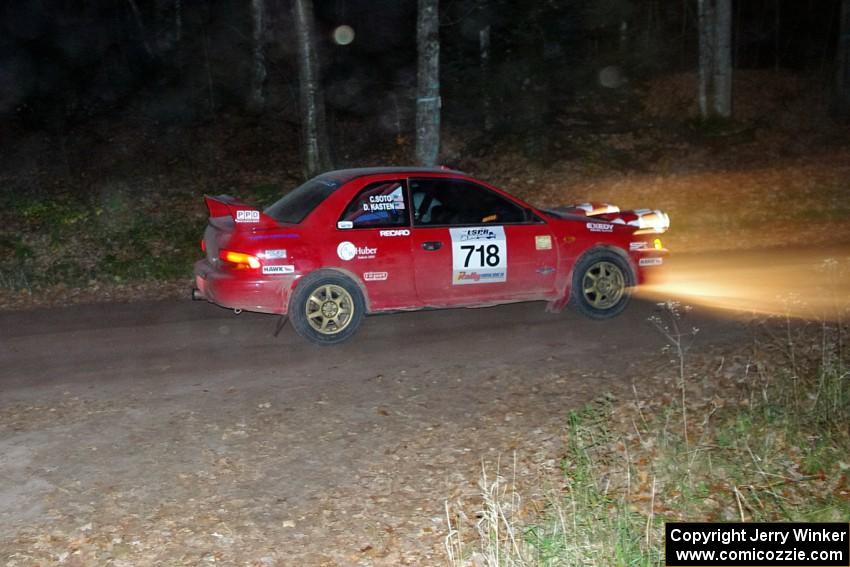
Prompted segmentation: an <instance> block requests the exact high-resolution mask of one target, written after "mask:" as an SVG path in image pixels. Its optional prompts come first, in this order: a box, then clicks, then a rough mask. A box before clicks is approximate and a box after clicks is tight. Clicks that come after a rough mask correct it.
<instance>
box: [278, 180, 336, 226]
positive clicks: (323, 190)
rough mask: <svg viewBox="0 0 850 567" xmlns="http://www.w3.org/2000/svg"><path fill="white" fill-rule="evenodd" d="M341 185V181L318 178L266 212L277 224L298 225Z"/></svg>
mask: <svg viewBox="0 0 850 567" xmlns="http://www.w3.org/2000/svg"><path fill="white" fill-rule="evenodd" d="M340 185H342V181H341V180H338V179H333V178H330V177H326V176H320V177H316V178H314V179H311V180H310V181H308V182H306V183H305V184H303V185H301V186H300V187H298V188H297V189H294V190H292V191H290V192H289V193H287V194H286V195H284V196H283V197H282V198H281V199H279V200H278V201H277V202H276V203H274V204H273V205H271V206H270V207H269V208H267V209H266V210H265V211H264V212H265V213H266V214H267V215H269V216H270V217H272V218H273V219H274V220H276V221H277V222H283V223H291V224H298V223H300V222H301V221H303V220H304V219H305V218H307V215H309V214H310V213H311V212H313V209H315V208H316V207H318V206H319V203H321V202H322V201H324V200H325V199H327V198H328V196H330V195H331V193H333V192H334V191H336V190H337V189H339V186H340Z"/></svg>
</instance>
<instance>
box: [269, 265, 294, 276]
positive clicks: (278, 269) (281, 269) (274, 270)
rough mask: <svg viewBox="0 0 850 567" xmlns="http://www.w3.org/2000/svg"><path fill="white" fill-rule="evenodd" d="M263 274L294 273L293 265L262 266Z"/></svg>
mask: <svg viewBox="0 0 850 567" xmlns="http://www.w3.org/2000/svg"><path fill="white" fill-rule="evenodd" d="M263 273H264V274H294V273H295V266H263Z"/></svg>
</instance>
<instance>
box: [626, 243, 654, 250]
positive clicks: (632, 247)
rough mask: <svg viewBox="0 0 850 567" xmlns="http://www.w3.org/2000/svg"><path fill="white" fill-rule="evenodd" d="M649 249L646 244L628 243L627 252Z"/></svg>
mask: <svg viewBox="0 0 850 567" xmlns="http://www.w3.org/2000/svg"><path fill="white" fill-rule="evenodd" d="M646 248H649V244H648V243H646V242H629V250H644V249H646Z"/></svg>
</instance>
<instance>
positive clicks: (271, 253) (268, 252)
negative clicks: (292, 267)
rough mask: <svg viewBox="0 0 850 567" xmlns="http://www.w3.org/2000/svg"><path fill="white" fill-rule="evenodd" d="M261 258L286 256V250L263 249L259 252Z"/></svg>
mask: <svg viewBox="0 0 850 567" xmlns="http://www.w3.org/2000/svg"><path fill="white" fill-rule="evenodd" d="M260 257H261V258H266V259H269V260H273V259H276V258H286V250H283V249H278V250H265V251H264V252H263V253H262V254H260Z"/></svg>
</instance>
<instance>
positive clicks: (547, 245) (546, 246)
mask: <svg viewBox="0 0 850 567" xmlns="http://www.w3.org/2000/svg"><path fill="white" fill-rule="evenodd" d="M534 247H535V248H536V249H537V250H551V249H552V237H551V236H549V235H548V234H539V235H537V236H535V237H534Z"/></svg>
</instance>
